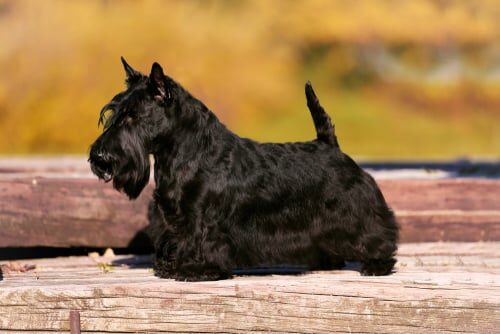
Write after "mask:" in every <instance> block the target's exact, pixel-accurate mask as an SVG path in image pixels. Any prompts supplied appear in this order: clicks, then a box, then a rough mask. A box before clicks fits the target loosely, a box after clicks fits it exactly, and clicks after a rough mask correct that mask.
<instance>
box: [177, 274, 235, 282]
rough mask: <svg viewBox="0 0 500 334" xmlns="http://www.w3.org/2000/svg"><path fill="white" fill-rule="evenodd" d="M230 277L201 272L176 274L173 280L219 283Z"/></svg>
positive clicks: (228, 275)
mask: <svg viewBox="0 0 500 334" xmlns="http://www.w3.org/2000/svg"><path fill="white" fill-rule="evenodd" d="M231 277H232V275H230V274H226V273H221V272H203V273H191V272H189V273H176V274H175V275H174V277H173V278H174V279H175V280H176V281H181V282H203V281H219V280H223V279H229V278H231Z"/></svg>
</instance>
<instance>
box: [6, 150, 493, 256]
mask: <svg viewBox="0 0 500 334" xmlns="http://www.w3.org/2000/svg"><path fill="white" fill-rule="evenodd" d="M377 182H378V183H379V185H380V187H381V189H382V191H383V193H384V196H385V197H386V199H387V201H388V203H389V204H390V205H391V206H392V208H393V209H394V210H395V213H396V216H397V218H398V221H399V223H400V225H401V241H402V242H425V241H500V180H498V179H437V180H435V179H417V180H408V179H397V180H394V179H392V180H391V179H380V180H378V181H377ZM151 193H152V185H149V186H148V187H147V188H146V190H145V192H144V193H143V194H142V195H141V196H140V197H139V199H138V200H136V201H129V200H128V199H127V198H126V196H124V195H122V194H119V193H118V192H116V191H115V190H113V189H112V187H111V184H106V183H103V182H99V181H98V180H97V179H96V177H94V176H93V175H91V174H90V172H89V169H88V165H87V163H86V162H85V160H84V159H81V158H72V159H71V158H61V159H24V160H23V159H10V160H8V159H7V160H0V231H1V233H0V247H32V246H50V247H68V246H84V247H127V246H129V245H130V243H131V242H132V241H133V240H137V238H136V237H137V236H138V233H139V232H140V231H141V230H142V229H143V228H145V227H146V226H147V219H146V214H147V205H148V201H149V200H150V198H151Z"/></svg>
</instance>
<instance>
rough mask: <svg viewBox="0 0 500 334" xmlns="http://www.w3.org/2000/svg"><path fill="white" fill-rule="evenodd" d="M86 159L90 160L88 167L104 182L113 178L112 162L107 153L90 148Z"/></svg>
mask: <svg viewBox="0 0 500 334" xmlns="http://www.w3.org/2000/svg"><path fill="white" fill-rule="evenodd" d="M88 161H89V162H90V169H91V170H92V172H93V173H94V174H95V175H97V176H98V177H99V178H101V179H103V180H104V181H105V182H109V181H111V179H112V178H113V162H112V159H110V157H109V155H108V154H105V153H104V152H102V151H94V150H92V151H91V152H90V157H89V160H88Z"/></svg>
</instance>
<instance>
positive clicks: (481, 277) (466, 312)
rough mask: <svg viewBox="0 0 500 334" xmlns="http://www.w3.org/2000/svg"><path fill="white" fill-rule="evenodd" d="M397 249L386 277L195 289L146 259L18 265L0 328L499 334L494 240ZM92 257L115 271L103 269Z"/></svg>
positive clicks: (1, 304)
mask: <svg viewBox="0 0 500 334" xmlns="http://www.w3.org/2000/svg"><path fill="white" fill-rule="evenodd" d="M399 253H400V254H401V255H398V265H397V267H396V268H397V272H396V273H395V274H393V275H391V276H387V277H362V276H360V275H359V273H358V272H357V271H356V270H353V269H356V268H355V267H350V268H351V269H348V270H341V271H331V272H314V273H310V274H305V275H300V276H280V275H273V276H265V277H262V276H260V277H255V276H243V277H237V278H235V279H233V280H226V281H218V282H201V283H187V282H175V281H172V280H162V279H158V278H156V277H154V276H153V274H152V271H151V270H150V269H149V267H148V260H149V258H148V257H130V256H129V257H127V256H118V257H114V258H103V257H100V258H97V259H94V258H90V257H76V258H75V257H73V258H61V259H41V260H32V261H24V263H29V264H31V265H36V266H37V267H36V269H35V270H32V271H27V272H24V273H18V272H10V273H6V274H4V280H3V281H0V332H8V331H23V332H24V333H34V332H50V333H54V332H57V333H64V332H66V333H67V332H68V330H69V321H68V316H69V311H70V310H78V311H80V315H81V320H82V331H83V332H85V333H87V332H95V333H103V332H109V333H137V332H179V333H186V332H196V333H199V332H204V333H260V332H271V333H335V332H342V333H345V332H347V333H349V332H351V333H373V332H380V333H437V332H439V333H494V332H497V329H498V326H500V280H499V279H500V256H499V255H500V243H498V242H496V243H479V244H478V243H467V244H461V243H428V244H404V245H402V246H401V249H400V252H399ZM457 259H458V260H457ZM96 261H111V262H113V261H114V263H115V264H117V266H116V267H114V270H113V271H112V272H109V273H103V271H102V270H101V269H99V267H98V266H97V264H96ZM474 261H477V262H476V265H474V266H471V264H472V263H474ZM0 264H4V265H5V264H6V263H5V262H2V263H0ZM119 264H121V265H119ZM125 264H128V265H125Z"/></svg>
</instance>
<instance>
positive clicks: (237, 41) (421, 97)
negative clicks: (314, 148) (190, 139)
mask: <svg viewBox="0 0 500 334" xmlns="http://www.w3.org/2000/svg"><path fill="white" fill-rule="evenodd" d="M499 18H500V1H498V0H481V1H467V0H464V1H461V0H419V1H414V0H400V1H394V0H386V1H384V0H380V1H378V0H377V1H374V0H364V1H362V0H359V1H353V0H337V1H333V0H328V1H326V0H324V1H323V0H308V1H287V0H273V1H264V0H262V1H253V0H248V1H229V0H226V1H201V0H199V1H194V0H192V1H154V0H151V1H125V0H123V1H111V0H100V1H97V0H96V1H78V0H74V1H35V0H32V1H19V0H16V1H5V0H0V154H2V155H24V154H38V155H40V154H86V153H87V151H88V146H89V145H90V143H91V142H92V141H93V140H94V139H95V138H96V137H97V136H98V134H99V133H100V131H101V130H102V129H99V128H98V127H97V117H98V112H99V110H100V108H101V107H102V106H103V105H104V104H105V103H106V102H108V101H109V100H110V99H111V97H112V96H113V95H114V94H116V93H118V92H119V91H120V90H122V89H123V88H124V84H123V83H124V73H123V69H122V65H121V63H120V56H122V55H123V56H124V57H125V58H126V59H127V61H128V62H129V63H130V64H131V65H132V66H133V67H135V68H136V69H138V70H140V71H142V72H145V73H149V70H150V67H151V64H152V63H153V62H154V61H158V62H160V63H161V64H162V66H163V68H164V70H165V72H166V73H167V74H168V75H170V76H171V77H173V78H174V79H176V80H177V81H178V82H180V83H181V84H182V85H183V86H184V87H185V88H187V89H188V90H189V91H190V92H191V93H193V95H195V96H196V97H198V98H199V99H201V100H202V101H203V102H205V104H206V105H207V106H208V107H209V108H211V109H212V110H213V111H214V112H215V113H216V114H217V116H218V117H219V118H220V119H221V120H222V121H223V122H224V123H225V124H227V125H228V127H230V128H231V129H232V130H234V131H235V132H237V133H238V134H239V135H241V136H245V137H251V138H254V139H257V140H261V141H298V140H309V139H312V138H313V137H314V126H313V123H312V120H311V119H310V115H309V112H308V110H307V107H306V103H305V97H304V93H303V88H304V87H303V85H304V83H305V81H306V80H311V81H312V83H313V85H314V87H315V89H316V93H317V94H318V96H319V98H320V100H321V102H322V104H323V105H324V107H325V108H326V110H327V111H328V112H329V114H330V115H331V116H332V118H333V121H334V123H335V124H336V127H337V134H338V137H339V140H340V144H341V146H342V147H343V149H344V151H346V152H347V153H349V154H350V155H352V156H354V157H356V158H363V159H371V160H383V159H384V160H408V159H412V160H423V159H429V160H441V159H455V158H482V159H497V158H499V157H500V20H499Z"/></svg>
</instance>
